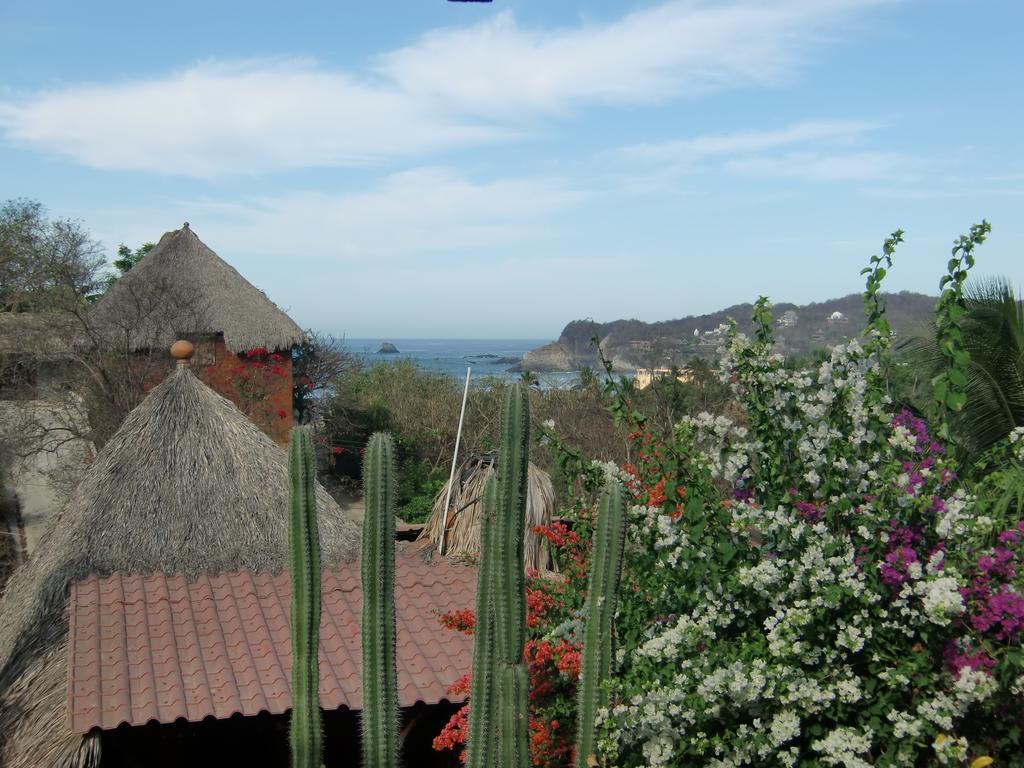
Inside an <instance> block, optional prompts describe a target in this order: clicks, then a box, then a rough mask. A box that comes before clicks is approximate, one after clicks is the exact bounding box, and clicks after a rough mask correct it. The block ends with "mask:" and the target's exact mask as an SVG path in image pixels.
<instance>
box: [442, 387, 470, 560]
mask: <svg viewBox="0 0 1024 768" xmlns="http://www.w3.org/2000/svg"><path fill="white" fill-rule="evenodd" d="M472 372H473V369H472V368H471V367H467V368H466V386H465V387H464V388H463V390H462V411H460V412H459V431H458V432H456V433H455V455H454V456H452V471H451V474H450V475H449V476H448V492H447V493H446V494H445V495H444V512H443V513H442V514H441V542H440V544H439V545H438V547H437V551H438V552H439V553H440V554H442V555H443V554H444V539H445V535H446V534H447V533H448V505H449V504H451V503H452V489H453V488H454V487H455V468H456V467H457V466H458V465H459V443H460V442H461V441H462V422H463V420H464V419H465V418H466V398H467V397H468V396H469V377H470V374H471V373H472Z"/></svg>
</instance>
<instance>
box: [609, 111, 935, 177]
mask: <svg viewBox="0 0 1024 768" xmlns="http://www.w3.org/2000/svg"><path fill="white" fill-rule="evenodd" d="M881 127H882V124H881V123H878V122H871V121H864V120H816V121H804V122H799V123H793V124H791V125H788V126H785V127H782V128H776V129H770V130H756V131H739V132H734V133H723V134H709V135H704V136H696V137H692V138H686V139H677V140H673V141H665V142H660V143H654V144H638V145H634V146H629V147H622V148H620V149H618V150H615V151H614V152H612V153H609V156H610V157H612V158H614V159H615V160H617V161H619V162H620V163H624V164H625V165H626V166H627V168H628V171H627V172H626V178H627V179H629V180H630V182H631V184H632V188H633V189H636V190H637V191H640V192H644V191H658V192H664V191H665V190H667V189H670V188H671V187H672V186H673V185H677V184H678V181H679V178H680V177H681V176H684V175H687V174H693V173H696V172H699V171H709V170H710V171H713V172H722V171H724V172H728V173H734V174H742V175H746V176H760V177H766V178H792V179H801V180H804V181H849V182H867V181H877V180H883V179H886V180H892V181H895V180H901V181H909V180H913V179H915V178H917V177H918V176H919V173H920V171H921V170H923V169H924V167H925V165H926V163H925V162H924V161H922V160H921V159H919V158H913V157H909V156H906V155H903V154H901V153H898V152H889V151H877V150H872V149H869V148H866V147H864V145H865V144H866V142H867V140H868V138H869V136H870V134H871V133H872V132H873V131H876V130H878V129H879V128H881Z"/></svg>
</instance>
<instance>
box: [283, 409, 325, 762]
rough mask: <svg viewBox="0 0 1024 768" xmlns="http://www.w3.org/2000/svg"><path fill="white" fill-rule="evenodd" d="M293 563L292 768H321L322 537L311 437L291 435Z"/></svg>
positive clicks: (295, 431)
mask: <svg viewBox="0 0 1024 768" xmlns="http://www.w3.org/2000/svg"><path fill="white" fill-rule="evenodd" d="M288 478H289V481H290V486H291V488H290V517H289V525H288V547H289V562H290V567H291V581H292V616H291V618H292V718H291V745H292V766H293V768H320V764H321V751H322V744H321V742H322V733H321V722H320V665H319V661H320V655H319V634H320V538H319V534H318V531H317V522H316V465H315V464H314V460H313V445H312V443H311V442H310V439H309V433H308V432H307V431H306V430H305V429H304V428H302V427H296V428H295V429H293V430H292V441H291V449H290V453H289V456H288Z"/></svg>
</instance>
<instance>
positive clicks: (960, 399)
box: [946, 392, 967, 412]
mask: <svg viewBox="0 0 1024 768" xmlns="http://www.w3.org/2000/svg"><path fill="white" fill-rule="evenodd" d="M966 403H967V395H966V394H965V393H963V392H950V393H949V394H947V395H946V405H948V406H949V408H950V410H952V411H957V412H959V411H960V410H962V409H963V407H964V405H965V404H966Z"/></svg>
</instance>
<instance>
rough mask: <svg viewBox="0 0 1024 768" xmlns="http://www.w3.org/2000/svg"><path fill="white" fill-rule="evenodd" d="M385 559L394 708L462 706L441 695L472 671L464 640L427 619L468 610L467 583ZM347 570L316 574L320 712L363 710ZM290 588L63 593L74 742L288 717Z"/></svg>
mask: <svg viewBox="0 0 1024 768" xmlns="http://www.w3.org/2000/svg"><path fill="white" fill-rule="evenodd" d="M396 550H397V551H396V557H395V645H396V668H397V672H398V705H399V706H400V707H411V706H413V705H415V704H417V703H423V704H437V703H438V702H441V701H447V700H460V699H461V698H462V697H458V696H450V695H449V693H448V689H449V687H450V686H451V685H452V684H453V683H455V682H456V681H457V680H458V679H459V678H460V677H462V675H464V674H466V673H468V672H469V671H470V669H471V668H472V666H473V640H472V638H470V637H467V636H466V635H464V634H462V633H461V632H455V631H452V630H450V629H445V628H442V627H441V626H440V625H439V623H438V620H437V614H438V613H447V612H449V611H454V610H465V609H467V608H471V607H472V606H473V603H474V599H475V597H474V596H475V594H476V579H477V577H476V571H475V569H473V568H470V567H469V566H466V565H463V564H460V563H454V562H450V561H448V560H446V559H445V558H441V557H435V558H432V559H431V560H429V561H428V559H427V558H425V557H423V554H422V553H421V552H418V551H416V550H415V549H414V547H413V546H412V545H411V544H409V543H404V544H403V543H402V542H399V544H398V546H397V547H396ZM361 581H362V580H361V577H360V564H359V563H358V562H352V563H345V564H343V565H339V566H336V567H335V568H333V569H326V570H324V572H323V579H322V600H323V611H322V613H321V616H320V706H321V707H323V708H324V709H325V710H333V709H339V708H341V707H346V708H348V709H353V710H355V709H362V707H363V678H362V673H363V667H362V662H363V659H362V647H361V642H360V631H359V627H360V624H361V622H362V608H363V590H362V583H361ZM290 604H291V581H290V577H289V574H288V572H287V571H282V572H281V573H279V574H277V575H271V574H267V573H253V572H252V571H248V570H244V569H243V570H241V571H238V572H236V573H221V574H216V575H214V576H202V577H200V578H199V579H198V580H197V581H194V582H191V583H189V582H188V581H186V580H185V578H184V577H182V576H181V575H174V576H167V575H165V574H163V573H154V574H152V575H150V576H139V575H135V574H120V573H118V574H115V575H113V576H110V577H108V578H105V579H101V578H99V577H97V576H90V577H89V578H87V579H86V580H84V581H80V582H76V583H75V584H74V585H73V586H72V588H71V598H70V601H69V607H68V614H69V616H70V621H71V629H70V633H69V640H68V697H69V699H68V706H69V713H70V716H71V727H72V729H73V730H74V731H75V732H76V733H83V734H84V733H88V732H89V731H91V730H92V729H93V728H97V727H98V728H102V729H103V730H109V729H113V728H117V727H118V726H120V725H121V724H123V723H127V724H129V725H144V724H146V723H149V722H153V721H155V722H159V723H173V722H176V721H177V720H179V719H184V720H187V721H190V722H199V721H201V720H203V719H204V718H207V717H215V718H217V719H225V718H228V717H231V716H232V715H236V714H241V715H245V716H248V715H258V714H260V713H261V712H269V713H271V714H282V713H284V712H286V711H287V710H288V709H290V708H291V705H292V700H291V699H292V697H291V685H290V681H291V672H292V644H291V627H290V625H289V610H288V606H289V605H290Z"/></svg>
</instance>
